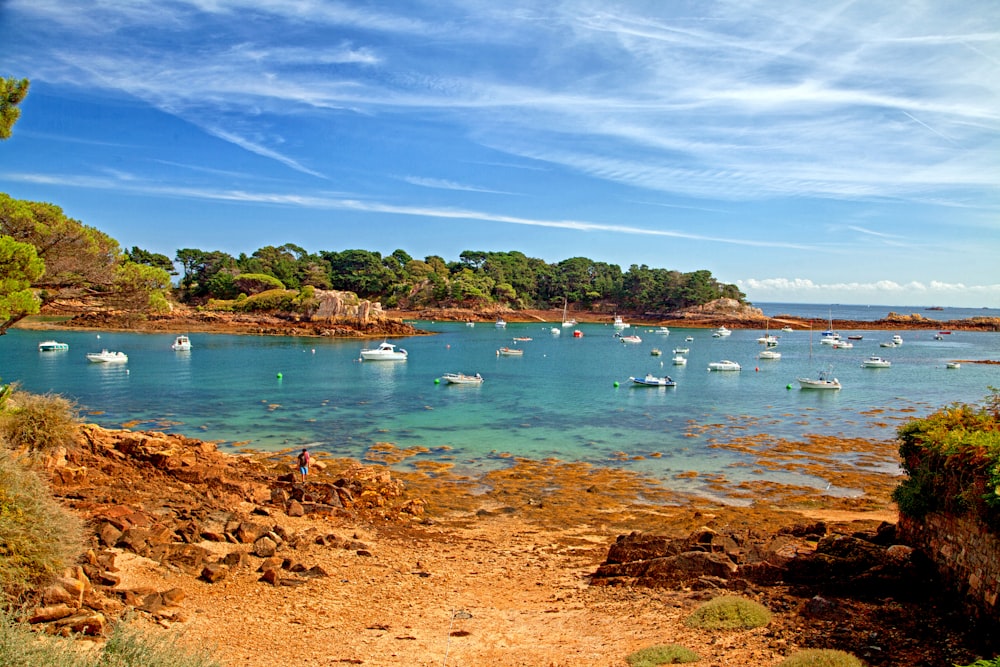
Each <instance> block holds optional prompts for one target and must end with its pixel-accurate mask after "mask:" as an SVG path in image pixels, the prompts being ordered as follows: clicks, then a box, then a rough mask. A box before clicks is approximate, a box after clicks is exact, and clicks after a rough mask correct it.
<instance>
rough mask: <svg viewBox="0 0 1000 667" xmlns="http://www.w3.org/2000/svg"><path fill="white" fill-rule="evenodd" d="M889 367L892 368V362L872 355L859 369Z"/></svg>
mask: <svg viewBox="0 0 1000 667" xmlns="http://www.w3.org/2000/svg"><path fill="white" fill-rule="evenodd" d="M889 366H892V362H890V361H889V360H888V359H883V358H882V357H876V356H875V355H874V354H873V355H872V356H870V357H868V358H867V359H865V360H864V361H862V362H861V368H889Z"/></svg>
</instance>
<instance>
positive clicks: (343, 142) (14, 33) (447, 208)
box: [0, 0, 1000, 307]
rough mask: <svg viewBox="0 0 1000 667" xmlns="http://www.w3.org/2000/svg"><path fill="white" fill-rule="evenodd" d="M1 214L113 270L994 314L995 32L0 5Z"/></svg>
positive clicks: (887, 18)
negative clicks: (192, 257)
mask: <svg viewBox="0 0 1000 667" xmlns="http://www.w3.org/2000/svg"><path fill="white" fill-rule="evenodd" d="M0 43H2V44H3V45H4V46H3V47H2V52H3V59H2V61H0V76H16V77H19V78H20V77H27V78H29V79H31V81H32V88H31V92H30V94H29V96H28V98H27V100H26V101H25V102H24V104H23V105H22V117H21V120H20V121H19V122H18V124H17V125H16V126H15V128H14V136H13V138H12V139H10V140H9V141H6V142H4V143H0V191H3V192H7V193H9V194H10V195H11V196H14V197H16V198H19V199H30V200H39V201H48V202H52V203H55V204H58V205H60V206H62V207H63V209H64V210H65V212H66V213H67V215H69V216H71V217H73V218H76V219H78V220H80V221H82V222H84V223H86V224H88V225H92V226H94V227H97V228H98V229H101V230H102V231H104V232H106V233H108V234H110V235H111V236H113V237H114V238H116V239H117V240H118V241H119V242H120V243H121V244H122V246H123V247H131V246H133V245H136V246H139V247H142V248H145V249H147V250H151V251H154V252H160V253H163V254H166V255H168V256H170V257H173V256H174V254H175V253H176V251H177V250H178V249H180V248H200V249H203V250H223V251H226V252H229V253H231V254H233V255H238V254H239V253H241V252H246V253H247V254H250V253H252V252H253V251H254V250H256V249H257V248H260V247H262V246H265V245H281V244H284V243H295V244H297V245H300V246H302V247H303V248H305V249H306V250H308V251H311V252H318V251H320V250H343V249H345V248H364V249H368V250H375V251H379V252H382V253H383V254H387V253H391V252H392V251H393V250H395V249H397V248H402V249H403V250H406V251H407V252H408V253H410V254H411V255H413V256H414V257H418V258H423V257H425V256H427V255H440V256H442V257H444V258H445V259H446V260H449V261H451V260H457V259H458V254H459V253H460V252H461V251H462V250H497V251H504V250H518V251H521V252H524V253H525V254H527V255H529V256H532V257H539V258H542V259H544V260H546V261H548V262H557V261H560V260H562V259H566V258H570V257H575V256H586V257H590V258H592V259H595V260H599V261H604V262H609V263H613V264H618V265H620V266H621V267H622V269H623V270H625V269H627V268H628V267H629V266H630V265H631V264H646V265H648V266H651V267H656V268H666V269H676V270H680V271H694V270H698V269H709V270H710V271H711V272H712V273H713V274H714V275H715V276H716V278H718V279H719V280H721V281H724V282H731V283H735V284H737V285H739V286H740V288H741V289H743V291H744V292H746V293H747V295H748V297H749V298H750V299H751V300H752V301H758V302H765V301H797V302H817V303H859V304H899V305H952V306H972V307H977V306H991V307H1000V270H998V268H997V267H998V265H1000V262H998V257H1000V3H997V2H996V1H995V0H970V1H967V2H961V3H957V2H951V1H948V2H944V1H927V2H891V3H890V2H832V3H813V2H779V1H774V0H762V1H759V2H757V1H754V0H739V1H735V2H712V1H706V2H693V1H692V2H682V1H670V2H665V1H662V0H652V1H650V2H644V1H635V2H620V3H610V2H607V0H599V1H590V0H577V1H568V2H559V1H557V0H553V1H547V2H541V1H537V0H534V1H531V2H524V1H519V0H505V1H504V2H494V1H492V0H490V1H487V0H481V1H480V0H468V1H466V0H455V1H448V0H434V1H429V2H420V1H419V0H411V1H406V2H384V3H372V2H367V1H365V2H361V1H357V2H354V1H351V0H344V1H321V0H280V1H279V0H264V1H258V2H252V1H249V0H194V1H191V2H175V1H171V0H157V1H156V2H146V1H144V0H100V1H91V2H88V1H86V0H81V1H69V0H64V1H56V0H6V1H5V2H2V3H0Z"/></svg>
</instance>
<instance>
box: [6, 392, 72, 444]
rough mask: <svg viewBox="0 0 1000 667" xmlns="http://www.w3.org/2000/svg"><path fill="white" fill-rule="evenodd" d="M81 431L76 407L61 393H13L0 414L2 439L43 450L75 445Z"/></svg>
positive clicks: (7, 442)
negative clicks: (56, 394)
mask: <svg viewBox="0 0 1000 667" xmlns="http://www.w3.org/2000/svg"><path fill="white" fill-rule="evenodd" d="M78 433H79V416H78V414H77V407H76V405H75V404H74V403H73V402H72V401H69V400H67V399H65V398H63V397H62V396H55V395H53V394H44V395H39V394H29V393H28V392H23V391H17V390H16V389H15V390H14V391H13V392H11V394H10V396H9V397H8V399H7V401H6V403H5V404H4V406H3V412H2V413H0V441H2V442H3V443H4V444H6V445H7V447H9V448H12V449H13V448H18V447H27V448H28V450H29V451H32V452H40V451H45V450H47V449H51V448H55V447H60V446H62V447H72V446H73V445H75V444H76V437H77V434H78Z"/></svg>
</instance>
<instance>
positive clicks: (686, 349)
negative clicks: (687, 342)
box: [674, 347, 691, 354]
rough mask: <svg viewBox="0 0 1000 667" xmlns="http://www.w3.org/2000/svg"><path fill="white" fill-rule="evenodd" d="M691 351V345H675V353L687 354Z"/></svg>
mask: <svg viewBox="0 0 1000 667" xmlns="http://www.w3.org/2000/svg"><path fill="white" fill-rule="evenodd" d="M690 351H691V348H690V347H675V348H674V354H687V353H688V352H690Z"/></svg>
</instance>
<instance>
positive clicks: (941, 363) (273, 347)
mask: <svg viewBox="0 0 1000 667" xmlns="http://www.w3.org/2000/svg"><path fill="white" fill-rule="evenodd" d="M756 305H757V306H759V307H761V308H762V309H763V310H764V313H765V314H766V315H769V316H771V315H778V314H791V315H796V316H800V317H816V318H826V317H828V316H831V315H832V317H833V318H834V319H851V320H862V321H873V320H877V319H881V318H883V317H885V316H886V315H887V314H888V313H889V312H890V311H895V312H899V313H905V314H909V313H915V312H919V313H921V314H923V315H924V316H926V317H930V318H933V319H938V320H942V321H944V320H948V319H960V318H966V317H976V316H993V317H997V316H1000V311H998V310H990V309H958V308H946V309H944V310H943V311H925V310H924V309H923V308H906V307H884V306H829V305H816V306H810V305H803V304H779V303H770V304H768V303H765V304H756ZM414 324H415V325H417V326H418V327H419V328H421V329H425V330H428V331H433V332H436V334H437V335H434V336H421V337H415V338H401V339H390V342H392V343H395V344H397V345H398V346H400V347H403V348H405V349H407V350H408V352H409V359H408V360H407V361H403V362H373V361H364V362H362V361H360V356H359V353H360V351H361V349H363V348H366V347H375V346H376V344H377V343H378V342H379V341H377V340H376V341H372V340H369V341H364V342H362V341H356V340H329V339H317V338H301V337H274V336H243V335H239V336H237V335H221V334H198V333H194V334H191V341H192V344H193V350H192V351H190V352H174V351H173V350H171V348H170V344H171V343H172V342H173V339H174V335H173V334H136V333H121V332H115V331H108V332H100V333H99V334H98V333H95V332H93V331H87V332H83V331H31V330H22V329H14V330H11V331H9V332H8V333H7V335H6V336H3V337H0V379H2V381H3V382H4V383H7V382H17V383H19V384H20V386H21V387H22V388H23V389H25V390H27V391H30V392H34V393H48V392H51V393H56V394H61V395H63V396H66V397H68V398H71V399H72V400H74V401H75V402H76V403H77V404H78V405H79V406H80V407H81V410H82V412H83V414H84V416H85V418H86V419H87V420H88V421H93V422H95V423H98V424H100V425H102V426H106V427H110V428H118V427H122V426H123V425H126V426H128V427H130V428H135V429H141V430H159V431H165V432H176V433H183V434H185V435H188V436H191V437H196V438H200V439H204V440H212V441H216V442H218V443H219V445H220V448H221V449H223V450H224V451H225V450H229V451H236V450H237V449H245V448H250V449H257V450H267V451H278V450H284V449H292V448H302V447H310V448H313V449H316V450H319V451H324V452H329V453H330V454H331V455H334V456H343V457H352V458H357V459H364V458H365V455H366V453H367V452H368V451H369V449H370V448H371V447H372V446H373V445H375V444H376V443H392V444H393V445H395V446H396V447H398V448H400V449H407V448H417V449H416V451H421V452H422V453H421V454H420V455H419V456H417V457H411V458H410V459H407V461H405V462H404V463H402V464H400V465H413V463H414V462H415V461H416V460H422V461H426V460H440V461H447V462H448V463H450V464H453V465H454V466H455V469H456V472H459V473H463V474H469V475H471V476H476V475H478V474H480V473H482V472H484V471H486V470H489V469H492V468H496V467H498V466H504V465H508V464H509V460H510V457H511V456H515V457H526V458H530V459H538V460H540V459H558V460H562V461H586V462H590V463H594V464H597V465H606V466H618V467H622V468H627V469H630V470H634V471H636V472H641V473H644V474H649V475H652V476H655V477H657V478H660V479H662V480H670V483H671V484H676V485H678V486H677V488H678V489H679V490H680V489H681V487H680V486H679V485H681V484H684V482H682V481H677V482H674V481H673V480H674V478H675V476H677V475H678V474H679V473H684V472H688V471H697V472H699V473H703V474H706V475H710V474H713V473H717V472H721V471H725V474H726V476H727V477H728V478H730V479H733V480H734V481H739V479H740V476H741V475H746V476H749V475H751V474H754V479H756V480H760V478H761V477H760V471H757V472H756V473H751V472H750V471H749V470H748V469H747V468H748V467H747V466H745V465H743V463H744V462H741V461H740V457H741V454H740V453H739V452H737V451H729V450H725V449H719V448H715V447H712V446H711V439H712V438H715V439H719V438H723V439H724V438H725V437H727V436H728V435H733V436H734V437H746V436H753V435H757V434H764V435H767V436H769V437H772V438H782V439H788V440H793V441H796V440H801V439H803V438H805V437H807V436H808V435H809V434H823V435H832V436H844V437H858V438H865V439H871V440H891V439H892V438H893V437H894V435H895V429H896V428H897V427H898V426H899V424H900V423H902V420H904V419H907V418H910V417H915V416H922V415H925V414H928V413H930V412H932V411H934V410H936V409H938V408H940V407H943V406H945V405H948V404H950V403H953V402H971V403H978V402H981V401H982V399H983V398H984V397H985V396H987V394H988V393H989V387H990V386H1000V366H998V365H987V364H975V363H963V364H962V366H961V368H959V369H947V368H946V367H945V364H946V362H947V361H949V360H986V359H993V360H998V359H1000V333H982V332H962V331H955V332H952V333H950V334H948V335H944V336H943V337H942V338H943V340H935V339H934V334H935V333H937V332H936V331H933V330H924V331H901V332H899V333H900V334H901V335H902V336H903V340H904V343H903V345H902V346H900V347H897V348H891V349H889V348H882V347H880V346H879V343H880V342H882V341H885V340H888V339H889V338H890V337H891V335H892V334H893V333H895V332H892V331H874V330H871V331H869V330H859V331H842V332H841V333H842V334H843V335H845V336H846V335H847V334H855V335H862V336H863V338H862V339H861V340H855V341H853V343H854V348H853V349H848V350H840V349H832V348H831V347H830V346H828V345H821V344H819V340H818V337H819V332H812V333H810V332H809V331H795V332H791V333H785V332H781V331H778V330H775V329H771V330H770V333H771V334H774V335H778V336H780V343H779V345H778V346H777V348H775V349H777V350H778V351H779V352H781V354H782V357H781V359H780V360H760V359H758V358H757V354H758V353H759V352H760V350H762V349H763V345H761V344H759V343H758V342H757V339H758V337H760V336H761V335H763V333H764V332H763V330H738V329H737V330H734V331H733V333H732V335H731V336H729V337H725V338H713V337H712V330H710V329H679V328H675V329H671V331H670V334H669V335H664V334H657V333H654V332H653V329H652V328H649V327H644V326H632V327H630V328H629V329H627V330H626V331H625V333H626V334H636V335H639V336H640V337H641V338H642V343H640V344H623V343H621V342H620V340H619V339H618V338H616V337H615V335H614V334H615V330H614V329H613V328H612V327H611V326H610V325H602V324H581V325H578V326H577V327H575V328H576V329H579V330H580V331H581V332H582V333H583V336H582V337H581V338H574V337H573V335H572V332H573V329H571V328H567V329H563V328H561V327H559V325H558V323H554V324H545V325H543V324H541V323H531V324H513V323H511V324H508V325H507V328H506V329H497V328H495V327H494V326H493V325H492V324H491V323H477V324H476V326H475V327H468V326H466V325H465V324H463V323H451V322H448V323H442V322H414ZM553 326H555V327H557V328H560V329H561V333H560V335H558V336H556V335H553V334H552V333H551V328H552V327H553ZM688 336H690V337H692V338H693V340H691V341H688V342H686V341H685V338H686V337H688ZM514 337H530V338H531V339H532V340H530V341H520V342H515V341H514V340H513V338H514ZM49 339H55V340H58V341H61V342H65V343H68V344H69V346H70V347H69V350H67V351H62V352H39V351H38V343H39V342H40V341H42V340H49ZM503 346H509V347H515V346H516V347H519V348H523V350H524V354H523V356H520V357H508V356H498V354H497V350H498V348H500V347H503ZM676 347H686V348H689V349H690V352H689V353H687V354H685V355H684V356H686V357H687V359H688V363H687V365H686V366H675V365H673V364H672V361H671V360H672V357H673V356H674V355H673V350H674V348H676ZM102 348H107V349H109V350H121V351H123V352H125V353H127V354H128V356H129V361H128V363H127V364H124V365H106V364H95V363H90V362H88V361H87V359H86V356H85V355H86V353H88V352H95V351H100V350H101V349H102ZM653 348H659V349H660V350H661V351H662V356H653V355H652V354H651V350H652V349H653ZM870 355H878V356H881V357H884V358H887V359H889V360H890V361H891V362H892V367H891V368H887V369H870V368H862V367H861V361H862V360H863V359H865V358H867V357H868V356H870ZM723 359H729V360H733V361H737V362H739V363H740V364H741V365H742V366H743V370H742V372H709V371H708V370H707V368H708V363H709V362H711V361H719V360H723ZM828 368H832V370H833V373H834V375H836V376H837V377H838V378H839V379H840V381H841V383H842V384H843V389H842V390H840V391H816V390H802V389H800V388H799V385H798V383H797V382H796V378H797V377H800V376H811V377H815V376H816V374H817V373H818V372H819V371H821V370H825V369H828ZM446 372H463V373H470V374H472V373H480V374H482V375H483V377H484V378H485V382H484V383H483V384H482V385H481V386H457V385H448V384H446V383H444V382H443V381H441V382H437V381H436V380H437V378H439V377H440V376H441V375H442V374H443V373H446ZM646 373H653V374H656V375H660V376H662V375H670V376H671V377H672V378H673V379H674V380H676V381H677V386H676V387H671V388H661V387H655V388H654V387H645V388H644V387H636V386H633V385H632V383H630V382H629V376H643V375H645V374H646ZM699 429H701V430H702V431H701V432H702V433H704V431H705V429H707V430H710V431H711V432H712V437H711V438H708V437H693V435H692V434H693V433H695V432H697V431H698V430H699ZM425 450H426V451H425ZM744 470H745V472H741V471H744ZM768 474H770V475H773V479H774V480H775V481H797V482H800V483H806V484H811V483H815V484H817V485H818V484H820V483H821V480H809V479H805V478H800V479H796V480H789V479H787V477H788V475H789V473H787V472H784V473H782V472H777V471H775V472H773V473H768ZM692 483H693V484H696V482H692ZM684 490H692V489H684Z"/></svg>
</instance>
